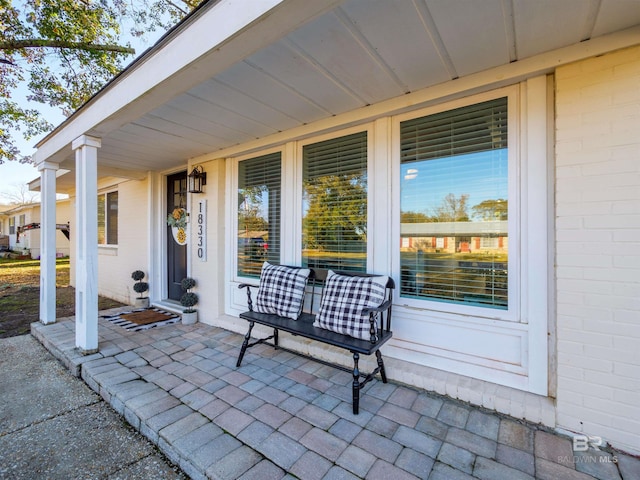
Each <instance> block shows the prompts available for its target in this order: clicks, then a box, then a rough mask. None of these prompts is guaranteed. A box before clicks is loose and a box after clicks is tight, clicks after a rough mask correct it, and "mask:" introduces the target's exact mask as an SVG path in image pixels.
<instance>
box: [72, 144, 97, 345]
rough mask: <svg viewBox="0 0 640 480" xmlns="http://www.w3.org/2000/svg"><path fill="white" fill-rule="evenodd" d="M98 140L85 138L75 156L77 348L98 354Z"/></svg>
mask: <svg viewBox="0 0 640 480" xmlns="http://www.w3.org/2000/svg"><path fill="white" fill-rule="evenodd" d="M100 145H101V141H100V139H99V138H95V137H90V136H88V135H82V136H80V137H78V138H76V139H75V140H74V141H73V143H72V144H71V147H72V148H73V150H74V151H75V154H76V226H75V229H74V230H75V232H76V237H75V240H76V257H75V260H76V261H75V273H76V347H77V348H78V349H79V350H80V352H81V353H83V354H85V355H88V354H90V353H95V352H97V351H98V148H100Z"/></svg>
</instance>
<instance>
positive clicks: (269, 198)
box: [237, 152, 281, 277]
mask: <svg viewBox="0 0 640 480" xmlns="http://www.w3.org/2000/svg"><path fill="white" fill-rule="evenodd" d="M280 197H281V154H280V152H276V153H272V154H268V155H263V156H261V157H256V158H252V159H249V160H243V161H241V162H238V264H237V267H238V275H239V276H243V277H259V276H260V270H261V268H262V264H263V263H264V262H265V261H269V262H271V263H280V209H281V205H280Z"/></svg>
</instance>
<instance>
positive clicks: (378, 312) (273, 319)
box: [236, 269, 395, 415]
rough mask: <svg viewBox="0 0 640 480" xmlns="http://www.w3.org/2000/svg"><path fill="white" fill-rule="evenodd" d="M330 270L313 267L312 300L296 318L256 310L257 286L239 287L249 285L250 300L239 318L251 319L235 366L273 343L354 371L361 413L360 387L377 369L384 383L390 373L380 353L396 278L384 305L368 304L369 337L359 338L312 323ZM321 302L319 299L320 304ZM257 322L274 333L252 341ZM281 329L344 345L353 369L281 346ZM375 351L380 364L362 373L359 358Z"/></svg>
mask: <svg viewBox="0 0 640 480" xmlns="http://www.w3.org/2000/svg"><path fill="white" fill-rule="evenodd" d="M327 272H328V271H327V270H325V269H311V274H310V276H309V281H308V284H307V287H306V292H305V297H309V296H310V301H309V299H307V301H306V302H305V306H306V307H305V308H304V309H303V312H302V313H301V314H300V316H299V317H298V319H297V320H291V319H290V318H286V317H281V316H279V315H273V314H265V313H259V312H254V311H253V301H252V298H251V288H257V287H255V286H254V285H249V284H246V283H243V284H241V285H239V286H238V288H246V289H247V304H248V307H249V311H247V312H244V313H242V314H240V318H243V319H245V320H247V321H248V322H249V330H248V331H247V333H246V335H245V336H244V341H243V342H242V347H241V349H240V354H239V356H238V361H237V363H236V367H240V364H241V363H242V359H243V357H244V354H245V352H246V351H247V349H248V348H250V347H252V346H254V345H258V344H261V343H264V344H267V345H272V346H273V347H274V348H276V349H280V350H284V351H287V352H290V353H293V354H295V355H299V356H301V357H304V358H308V359H310V360H313V361H316V362H319V363H321V364H323V365H328V366H331V367H334V368H337V369H340V370H342V371H345V372H348V373H351V374H352V375H353V383H352V390H353V413H354V415H357V414H358V411H359V406H360V390H361V389H362V388H363V387H364V386H365V385H366V384H367V383H368V382H369V381H370V380H372V379H373V378H374V377H375V375H376V374H377V373H380V377H381V378H382V381H383V382H384V383H387V375H386V373H385V370H384V361H383V360H382V354H381V353H380V347H381V346H382V345H384V344H385V343H386V342H387V341H388V340H389V339H391V337H392V335H393V334H392V332H391V304H392V298H393V289H394V288H395V284H394V281H393V279H392V278H391V277H389V280H388V281H387V285H386V293H385V299H384V302H383V303H382V305H380V306H379V307H377V308H368V309H365V310H364V313H365V314H366V313H368V314H369V322H370V325H371V328H370V334H371V339H370V340H361V339H358V338H354V337H351V336H349V335H344V334H341V333H336V332H333V331H330V330H326V329H324V328H319V327H316V326H314V325H313V322H314V320H315V317H316V312H315V310H314V303H315V302H314V298H315V297H316V296H319V298H320V299H321V298H322V294H323V290H324V285H325V281H326V278H327ZM336 273H339V274H341V275H351V276H357V277H371V276H374V275H371V274H366V273H359V272H336ZM319 305H320V302H318V306H319ZM256 323H258V324H260V325H265V326H267V327H270V328H273V335H271V336H269V337H266V338H262V339H257V340H254V341H253V342H252V341H251V331H252V330H253V327H254V325H255V324H256ZM280 330H282V331H284V332H287V333H290V334H292V335H294V336H295V335H297V336H300V337H304V338H308V339H310V340H315V341H318V342H321V343H324V344H327V345H331V346H334V347H338V348H342V349H345V350H348V351H349V352H351V353H352V354H353V369H349V368H347V367H344V366H342V365H339V364H336V363H332V362H328V361H325V360H322V359H320V358H315V357H312V356H310V355H307V354H304V353H302V352H298V351H295V350H291V349H289V348H286V347H282V346H280V345H279V344H278V333H279V331H280ZM371 354H375V355H376V360H377V363H378V366H377V367H376V368H375V369H374V370H373V372H371V373H369V374H363V373H361V372H360V369H359V367H358V361H359V359H360V355H371Z"/></svg>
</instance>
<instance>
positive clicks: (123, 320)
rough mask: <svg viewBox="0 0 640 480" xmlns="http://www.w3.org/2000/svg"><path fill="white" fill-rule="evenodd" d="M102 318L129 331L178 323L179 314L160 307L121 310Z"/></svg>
mask: <svg viewBox="0 0 640 480" xmlns="http://www.w3.org/2000/svg"><path fill="white" fill-rule="evenodd" d="M102 318H104V319H105V320H108V321H110V322H111V323H113V324H114V325H118V326H120V327H122V328H124V329H125V330H129V331H130V332H139V331H141V330H148V329H150V328H156V327H162V326H163V325H171V324H172V323H178V322H179V321H180V315H178V314H177V313H172V312H167V311H166V310H162V309H160V308H145V309H141V310H132V311H130V312H122V313H119V314H117V315H111V316H104V317H102Z"/></svg>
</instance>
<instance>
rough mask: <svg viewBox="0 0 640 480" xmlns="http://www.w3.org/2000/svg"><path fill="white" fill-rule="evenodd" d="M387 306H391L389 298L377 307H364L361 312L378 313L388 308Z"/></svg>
mask: <svg viewBox="0 0 640 480" xmlns="http://www.w3.org/2000/svg"><path fill="white" fill-rule="evenodd" d="M389 307H391V300H387V301H386V302H384V303H383V304H382V305H380V306H379V307H375V308H374V307H365V308H363V309H362V313H380V312H384V311H386V310H389Z"/></svg>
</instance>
